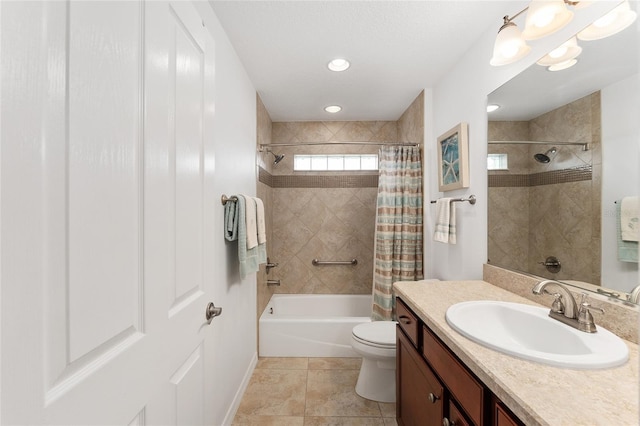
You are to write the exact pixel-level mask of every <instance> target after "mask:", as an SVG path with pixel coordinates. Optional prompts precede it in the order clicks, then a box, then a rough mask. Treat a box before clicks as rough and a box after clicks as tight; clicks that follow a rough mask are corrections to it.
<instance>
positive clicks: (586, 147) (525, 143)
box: [487, 141, 589, 151]
mask: <svg viewBox="0 0 640 426" xmlns="http://www.w3.org/2000/svg"><path fill="white" fill-rule="evenodd" d="M487 143H489V144H492V145H493V144H496V145H497V144H509V145H580V146H582V150H583V151H589V142H542V141H488V142H487Z"/></svg>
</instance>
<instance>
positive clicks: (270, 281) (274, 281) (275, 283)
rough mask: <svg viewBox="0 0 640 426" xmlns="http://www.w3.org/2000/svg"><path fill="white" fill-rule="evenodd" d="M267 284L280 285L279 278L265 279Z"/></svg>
mask: <svg viewBox="0 0 640 426" xmlns="http://www.w3.org/2000/svg"><path fill="white" fill-rule="evenodd" d="M267 285H278V286H279V285H280V280H267Z"/></svg>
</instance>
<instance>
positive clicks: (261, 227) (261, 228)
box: [253, 197, 267, 244]
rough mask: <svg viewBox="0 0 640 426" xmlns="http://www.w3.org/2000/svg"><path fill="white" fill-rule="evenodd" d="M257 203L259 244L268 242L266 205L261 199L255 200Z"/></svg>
mask: <svg viewBox="0 0 640 426" xmlns="http://www.w3.org/2000/svg"><path fill="white" fill-rule="evenodd" d="M253 200H254V201H255V202H256V216H257V217H256V221H257V226H258V244H264V243H266V242H267V227H266V226H265V223H264V203H263V202H262V200H261V199H260V198H257V197H255V198H254V199H253Z"/></svg>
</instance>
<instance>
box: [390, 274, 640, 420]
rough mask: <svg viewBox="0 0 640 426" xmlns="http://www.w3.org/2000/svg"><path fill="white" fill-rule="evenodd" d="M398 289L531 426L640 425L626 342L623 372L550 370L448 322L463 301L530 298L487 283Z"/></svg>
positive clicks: (634, 352) (632, 352)
mask: <svg viewBox="0 0 640 426" xmlns="http://www.w3.org/2000/svg"><path fill="white" fill-rule="evenodd" d="M394 290H395V293H396V295H397V296H398V297H400V298H401V299H402V300H403V301H404V302H405V303H406V304H407V305H408V306H409V307H411V309H412V310H413V311H414V312H415V313H416V314H417V315H418V316H419V317H420V318H421V319H422V321H423V322H424V323H425V324H426V325H427V326H429V327H430V328H431V329H432V330H433V331H434V332H435V333H436V334H437V335H438V337H440V339H441V340H442V341H443V342H445V344H447V345H448V346H449V348H450V349H451V350H452V351H453V352H454V353H455V354H456V355H457V356H458V358H460V359H461V360H462V361H463V362H464V363H465V364H466V365H467V367H468V368H469V369H470V370H471V371H473V372H474V373H475V375H476V376H477V377H478V378H479V379H480V380H482V381H483V382H484V383H485V385H486V386H487V387H488V388H489V389H491V391H492V392H493V393H494V394H495V395H496V396H497V397H498V398H500V399H501V400H502V401H503V402H504V403H505V404H506V405H507V406H508V407H509V408H510V409H511V410H512V411H513V412H514V414H516V415H517V416H518V417H519V418H520V419H521V420H522V421H523V422H524V423H525V424H527V425H549V426H558V425H588V426H595V425H606V426H609V425H624V426H627V425H629V426H630V425H638V424H640V417H639V411H638V398H639V396H640V392H639V389H638V387H639V384H640V382H639V380H638V378H639V375H638V345H636V344H634V343H631V342H628V341H626V340H625V342H627V345H628V346H629V361H627V363H626V364H624V365H622V366H620V367H617V368H609V369H603V370H571V369H563V368H557V367H552V366H547V365H544V364H539V363H535V362H531V361H526V360H522V359H519V358H515V357H512V356H509V355H506V354H503V353H500V352H497V351H494V350H492V349H489V348H486V347H484V346H482V345H480V344H477V343H475V342H473V341H471V340H469V339H467V338H465V337H464V336H462V335H461V334H458V333H457V332H456V331H455V330H453V329H452V328H451V327H450V326H449V325H448V324H447V321H446V320H445V312H446V311H447V308H448V307H449V306H451V305H453V304H455V303H458V302H464V301H469V300H499V301H506V302H515V303H523V304H527V305H536V303H534V302H532V301H530V300H528V299H525V298H523V297H520V296H518V295H516V294H513V293H510V292H508V291H506V290H503V289H501V288H499V287H496V286H493V285H491V284H489V283H487V282H485V281H435V282H425V281H416V282H399V283H395V284H394ZM538 306H539V305H538ZM596 323H597V319H596Z"/></svg>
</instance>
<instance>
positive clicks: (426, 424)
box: [396, 329, 444, 426]
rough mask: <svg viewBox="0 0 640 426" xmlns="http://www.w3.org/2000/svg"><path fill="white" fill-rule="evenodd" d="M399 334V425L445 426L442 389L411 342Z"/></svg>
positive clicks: (397, 371) (397, 369)
mask: <svg viewBox="0 0 640 426" xmlns="http://www.w3.org/2000/svg"><path fill="white" fill-rule="evenodd" d="M396 333H397V358H396V363H397V365H396V375H397V379H396V381H397V398H396V407H397V408H396V410H397V412H396V413H397V420H398V424H399V425H404V426H413V425H416V426H417V425H420V426H431V425H434V426H439V425H441V424H442V419H443V414H444V413H443V408H444V404H443V401H442V397H443V388H442V385H441V384H440V382H439V381H438V379H437V378H436V377H435V376H434V375H433V373H432V372H431V370H430V369H429V367H428V366H427V364H426V362H425V361H424V360H423V359H422V357H421V356H420V355H419V354H418V351H417V350H416V349H415V348H414V346H413V345H412V344H411V342H410V341H409V339H408V338H407V337H406V336H405V335H404V333H403V332H402V331H400V330H399V329H398V330H397V331H396Z"/></svg>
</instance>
